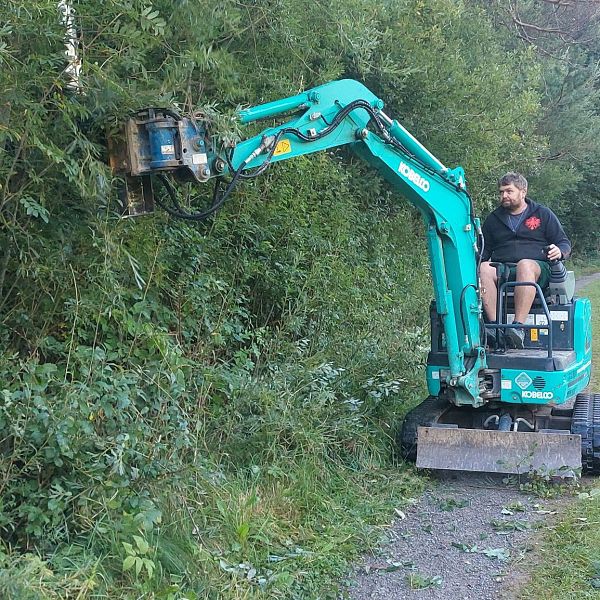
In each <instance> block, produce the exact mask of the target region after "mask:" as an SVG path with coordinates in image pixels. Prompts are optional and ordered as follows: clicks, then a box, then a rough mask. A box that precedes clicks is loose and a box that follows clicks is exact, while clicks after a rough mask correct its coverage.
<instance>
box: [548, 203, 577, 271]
mask: <svg viewBox="0 0 600 600" xmlns="http://www.w3.org/2000/svg"><path fill="white" fill-rule="evenodd" d="M547 210H548V223H547V225H546V239H547V241H548V243H549V244H554V245H555V246H557V247H558V249H559V250H560V251H561V254H562V256H561V259H565V258H569V256H570V255H571V242H570V241H569V238H568V237H567V234H566V233H565V230H564V229H563V228H562V225H561V224H560V221H559V220H558V217H557V216H556V215H555V214H554V213H553V212H552V211H551V210H550V209H549V208H547Z"/></svg>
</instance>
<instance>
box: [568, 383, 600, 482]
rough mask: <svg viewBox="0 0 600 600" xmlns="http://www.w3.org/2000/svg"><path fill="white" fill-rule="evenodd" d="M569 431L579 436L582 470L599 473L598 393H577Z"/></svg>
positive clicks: (599, 429) (599, 415) (599, 410)
mask: <svg viewBox="0 0 600 600" xmlns="http://www.w3.org/2000/svg"><path fill="white" fill-rule="evenodd" d="M571 433H574V434H577V435H580V436H581V465H582V469H583V472H584V473H587V474H589V475H598V474H600V394H589V393H583V394H577V398H576V399H575V405H574V407H573V417H572V422H571Z"/></svg>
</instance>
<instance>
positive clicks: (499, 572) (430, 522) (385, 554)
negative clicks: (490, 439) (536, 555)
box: [349, 473, 570, 600]
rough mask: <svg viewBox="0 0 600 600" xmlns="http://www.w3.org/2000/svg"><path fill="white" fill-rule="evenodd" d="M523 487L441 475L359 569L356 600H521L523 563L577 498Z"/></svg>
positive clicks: (352, 588) (353, 587) (352, 592)
mask: <svg viewBox="0 0 600 600" xmlns="http://www.w3.org/2000/svg"><path fill="white" fill-rule="evenodd" d="M519 485H520V484H519V482H518V481H516V480H506V479H503V478H502V476H496V475H494V476H492V475H481V474H476V473H455V474H451V475H449V474H439V475H436V476H434V479H433V480H432V485H431V487H430V488H429V489H428V491H427V492H425V494H424V495H423V496H422V497H421V498H420V499H419V500H418V501H416V502H415V503H414V504H413V505H412V506H410V507H409V508H407V509H403V510H397V511H396V519H395V521H394V522H393V524H392V526H391V528H390V530H389V532H388V534H387V536H386V537H387V539H386V541H385V542H384V543H383V544H382V545H381V546H380V549H379V551H378V553H377V554H376V555H374V556H368V557H365V558H364V559H363V562H362V564H361V565H359V566H358V567H356V568H355V570H354V572H353V573H352V576H351V578H350V579H351V582H350V585H349V598H351V600H367V599H369V600H400V599H404V598H419V599H427V600H430V599H440V600H441V599H443V600H449V599H452V600H455V599H456V600H461V599H464V600H488V599H489V600H500V599H502V600H512V599H513V598H516V593H515V592H516V590H517V589H518V588H520V586H521V585H524V583H525V581H526V580H527V574H526V573H523V572H521V571H520V570H519V563H520V561H521V560H522V559H523V558H524V557H525V556H526V555H527V553H529V552H531V551H534V550H535V547H536V545H537V544H538V541H537V537H538V536H537V535H536V532H537V531H538V530H539V528H540V526H542V525H548V524H549V522H550V521H551V520H552V519H555V518H556V517H557V516H559V515H560V512H561V507H562V506H564V505H565V502H567V501H568V499H569V498H570V496H560V497H558V498H555V499H551V500H540V498H538V497H536V496H534V495H531V494H528V493H526V492H523V491H521V490H520V489H519Z"/></svg>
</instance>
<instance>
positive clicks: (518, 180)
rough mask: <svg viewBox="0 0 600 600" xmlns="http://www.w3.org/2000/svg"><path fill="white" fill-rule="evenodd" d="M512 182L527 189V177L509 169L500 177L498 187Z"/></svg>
mask: <svg viewBox="0 0 600 600" xmlns="http://www.w3.org/2000/svg"><path fill="white" fill-rule="evenodd" d="M511 184H512V185H514V186H515V187H516V188H518V189H520V190H527V179H525V177H523V175H521V173H516V172H515V171H509V172H508V173H506V174H505V175H502V177H500V179H498V187H503V186H505V185H511Z"/></svg>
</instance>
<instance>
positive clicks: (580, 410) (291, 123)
mask: <svg viewBox="0 0 600 600" xmlns="http://www.w3.org/2000/svg"><path fill="white" fill-rule="evenodd" d="M383 109H384V103H383V101H382V100H381V99H379V98H377V97H376V96H375V95H374V94H373V93H372V92H371V91H369V90H368V89H367V88H366V87H365V86H364V85H362V84H361V83H359V82H357V81H353V80H341V81H334V82H330V83H327V84H325V85H321V86H319V87H316V88H314V89H311V90H308V91H306V92H303V93H301V94H298V95H295V96H291V97H289V98H285V99H280V100H276V101H274V102H269V103H267V104H262V105H259V106H254V107H251V108H247V109H244V110H241V111H239V113H238V117H239V121H240V122H241V124H242V125H245V124H249V123H254V122H256V121H259V120H266V119H269V121H270V122H276V123H278V124H277V125H275V126H269V127H267V128H265V129H264V130H263V131H262V132H260V133H259V134H258V135H254V136H251V137H249V138H248V139H245V140H243V141H240V142H238V143H235V144H232V143H225V142H219V140H218V139H215V137H214V136H212V135H211V133H210V130H209V129H210V124H209V122H208V120H206V119H204V118H203V117H202V115H195V116H194V117H187V116H182V115H180V114H179V113H177V112H175V111H173V110H168V109H160V108H153V109H145V110H142V111H140V112H138V113H137V114H135V115H134V116H132V117H131V118H129V119H128V120H127V122H126V123H125V124H124V126H123V129H122V132H121V134H120V135H119V136H116V137H114V138H113V139H112V140H111V141H110V143H109V154H110V162H111V166H112V168H113V171H114V172H115V173H116V174H117V175H119V176H120V177H122V180H123V182H124V187H123V202H124V207H125V211H126V213H127V214H128V215H140V214H145V213H147V212H151V211H152V210H154V207H155V204H158V205H159V206H161V207H162V208H163V209H165V210H167V211H168V212H169V213H170V214H171V215H173V216H174V217H179V218H183V219H190V220H196V221H200V220H203V219H206V218H208V217H209V216H210V215H212V214H214V213H215V212H216V211H217V210H218V209H219V208H220V207H221V206H222V205H223V203H224V202H225V200H226V199H227V197H228V196H229V195H230V193H231V192H232V190H233V189H234V188H235V186H236V185H237V184H238V183H240V182H241V181H243V180H245V179H249V178H252V177H257V176H259V175H260V174H262V173H264V171H265V170H266V169H267V168H268V167H269V166H270V165H271V164H272V163H275V162H278V161H281V160H288V159H291V158H294V157H297V156H301V155H305V154H310V153H313V152H317V151H321V150H327V149H331V148H337V147H340V146H348V147H349V148H350V149H351V150H352V151H353V152H355V153H356V154H357V155H358V156H359V157H360V158H362V159H363V160H365V161H366V162H367V163H368V164H369V165H370V166H371V167H373V168H374V169H375V170H376V171H377V172H378V173H379V174H381V175H382V176H383V177H384V178H385V179H386V180H387V181H388V182H389V183H390V184H391V185H392V187H393V188H394V189H395V190H396V191H397V192H398V194H399V196H401V197H402V198H405V199H406V200H407V201H408V202H410V203H411V204H412V205H413V206H415V207H416V208H417V209H418V210H419V211H420V213H421V215H422V217H423V221H424V224H425V232H426V240H427V248H428V252H429V258H430V261H431V273H432V281H433V291H434V296H435V300H434V301H433V302H432V304H431V307H430V321H431V350H430V352H429V354H428V357H427V369H426V373H427V387H428V391H429V397H428V398H427V399H426V400H425V401H424V402H422V403H421V404H420V405H418V406H417V407H416V408H414V409H413V410H412V411H411V412H409V413H408V415H407V416H406V418H405V420H404V423H403V426H402V428H401V430H400V431H399V433H398V436H397V437H398V439H397V441H398V447H399V451H400V453H401V454H402V456H403V457H405V458H407V459H410V460H416V464H417V466H418V467H422V468H431V469H449V470H465V471H482V472H499V473H530V472H541V471H543V472H544V473H550V474H560V473H579V472H587V473H598V472H600V394H597V393H596V394H594V393H588V392H586V391H585V390H586V387H587V386H588V384H589V380H590V375H591V364H592V363H591V352H592V350H591V348H592V337H591V336H592V333H591V325H590V318H591V306H590V302H589V300H588V299H586V298H580V297H576V296H575V294H574V290H575V288H574V277H573V273H572V272H570V271H566V269H565V267H564V265H563V264H562V263H560V262H557V263H556V264H554V265H552V277H551V280H550V284H549V286H548V287H547V289H541V288H540V287H539V286H538V285H537V283H535V282H525V283H522V282H521V283H515V282H511V281H502V280H501V281H500V282H499V286H498V287H499V289H498V303H497V305H498V315H497V317H498V319H497V323H498V325H497V328H498V329H500V330H502V329H508V328H510V327H515V325H512V320H513V319H514V301H513V297H514V288H515V286H517V285H529V286H533V287H534V288H535V291H536V299H535V301H534V304H533V306H532V309H531V311H530V314H529V318H528V321H527V323H525V324H524V325H522V327H523V328H524V329H525V332H526V335H525V342H524V348H523V349H519V350H516V349H507V348H506V347H503V346H501V345H498V344H496V345H495V346H494V347H487V346H486V341H485V328H484V326H483V321H482V303H481V296H480V285H479V278H478V267H479V263H480V261H481V254H482V251H483V243H484V242H483V236H482V234H481V226H480V220H479V219H478V218H477V217H476V215H475V212H474V207H473V202H472V200H471V197H470V195H469V193H468V191H467V186H466V181H465V176H464V172H463V169H462V168H461V167H456V168H453V169H451V168H447V167H445V166H444V165H443V164H442V163H441V162H440V161H439V160H438V159H437V158H436V157H435V156H433V155H432V154H431V153H430V152H429V151H428V150H427V149H426V148H425V147H424V146H423V145H422V144H420V143H419V142H418V141H417V140H416V139H415V138H414V137H413V136H412V135H411V134H410V133H409V132H408V131H407V130H406V129H405V128H404V127H403V126H402V125H401V124H400V123H399V122H398V121H397V120H395V119H392V118H390V117H389V116H388V115H387V114H386V113H385V112H384V110H383ZM254 127H256V125H255V126H254ZM210 180H214V181H215V182H216V183H215V187H214V194H213V200H212V204H211V205H210V206H208V207H207V208H206V209H204V210H202V211H199V212H189V210H188V209H186V207H185V206H183V205H182V203H181V202H180V201H179V199H178V195H177V193H176V187H177V185H178V183H179V182H182V183H186V184H189V183H190V182H191V184H195V183H197V184H203V183H207V182H208V181H210ZM157 186H160V187H161V188H162V190H161V191H162V192H163V193H162V194H155V189H157ZM511 311H512V312H511ZM520 326H521V325H520ZM500 337H501V336H498V338H500Z"/></svg>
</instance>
